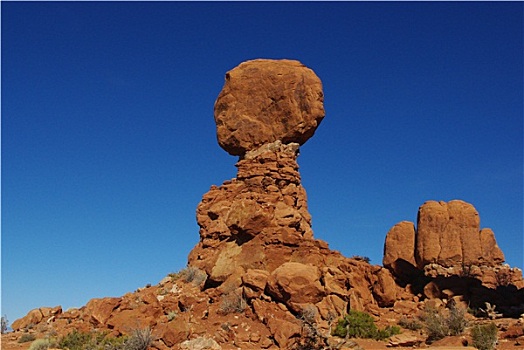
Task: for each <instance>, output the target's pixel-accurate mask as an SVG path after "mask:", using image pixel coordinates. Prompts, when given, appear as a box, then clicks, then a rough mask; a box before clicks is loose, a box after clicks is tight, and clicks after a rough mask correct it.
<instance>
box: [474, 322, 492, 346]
mask: <svg viewBox="0 0 524 350" xmlns="http://www.w3.org/2000/svg"><path fill="white" fill-rule="evenodd" d="M471 338H472V340H473V344H472V345H473V346H474V347H475V348H477V349H479V350H493V349H495V346H496V344H497V325H495V323H493V322H491V323H488V324H483V325H477V326H474V327H473V328H472V329H471Z"/></svg>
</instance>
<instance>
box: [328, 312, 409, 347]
mask: <svg viewBox="0 0 524 350" xmlns="http://www.w3.org/2000/svg"><path fill="white" fill-rule="evenodd" d="M399 333H400V328H399V327H397V326H394V327H386V328H384V329H378V328H377V326H376V325H375V320H374V319H373V317H371V316H370V315H369V314H367V313H365V312H360V311H354V310H351V311H350V312H349V313H348V314H347V315H346V316H344V318H342V319H340V320H339V321H338V323H337V325H336V327H335V329H334V330H333V331H332V335H335V336H338V337H343V338H345V337H348V338H372V339H376V340H384V339H387V338H389V337H391V336H392V335H395V334H399Z"/></svg>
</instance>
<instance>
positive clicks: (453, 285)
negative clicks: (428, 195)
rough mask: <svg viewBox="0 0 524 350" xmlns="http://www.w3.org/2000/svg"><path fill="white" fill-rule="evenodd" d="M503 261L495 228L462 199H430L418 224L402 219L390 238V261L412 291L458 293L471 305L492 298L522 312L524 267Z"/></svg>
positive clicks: (501, 307)
mask: <svg viewBox="0 0 524 350" xmlns="http://www.w3.org/2000/svg"><path fill="white" fill-rule="evenodd" d="M503 263H504V254H503V253H502V251H501V249H500V248H499V247H498V245H497V242H496V240H495V235H494V233H493V231H492V230H491V229H489V228H484V229H481V228H480V217H479V214H478V212H477V210H476V209H475V208H474V207H473V205H471V204H469V203H466V202H464V201H461V200H453V201H450V202H448V203H446V202H442V201H441V202H436V201H428V202H426V203H424V204H423V205H422V206H421V207H420V208H419V211H418V217H417V226H416V227H415V225H414V224H413V223H412V222H407V221H403V222H400V223H398V224H397V225H395V226H394V227H393V228H391V230H390V231H389V232H388V234H387V236H386V241H385V244H384V259H383V264H384V267H386V268H387V269H389V270H390V271H391V272H392V273H393V275H394V276H395V278H396V279H397V282H399V283H400V284H401V285H407V286H408V288H410V289H411V292H412V293H414V294H418V293H420V294H421V295H422V296H423V297H425V298H429V299H435V298H439V299H450V298H454V300H456V301H457V300H458V301H461V302H462V303H464V304H467V305H468V306H471V307H483V306H484V303H486V302H489V303H491V304H496V305H498V306H499V310H501V311H505V312H506V314H508V315H514V314H518V312H520V310H522V305H521V304H522V299H520V298H522V295H523V294H524V293H522V292H524V289H523V288H524V281H523V279H522V271H521V270H520V269H518V268H511V267H509V266H508V265H506V264H503ZM517 290H521V291H520V292H519V293H520V294H519V293H516V291H517ZM518 295H520V297H519V296H518ZM509 296H511V297H509ZM522 311H524V310H522Z"/></svg>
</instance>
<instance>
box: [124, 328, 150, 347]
mask: <svg viewBox="0 0 524 350" xmlns="http://www.w3.org/2000/svg"><path fill="white" fill-rule="evenodd" d="M152 342H153V336H152V334H151V329H150V328H144V329H135V330H134V331H133V333H132V334H131V336H130V337H129V339H127V341H126V342H125V343H124V350H146V349H147V348H148V347H149V345H151V343H152Z"/></svg>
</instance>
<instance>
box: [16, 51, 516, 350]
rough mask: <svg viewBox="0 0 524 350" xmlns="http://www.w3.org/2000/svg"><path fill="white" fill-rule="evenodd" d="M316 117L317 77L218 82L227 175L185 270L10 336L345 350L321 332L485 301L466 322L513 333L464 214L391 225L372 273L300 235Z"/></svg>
mask: <svg viewBox="0 0 524 350" xmlns="http://www.w3.org/2000/svg"><path fill="white" fill-rule="evenodd" d="M323 118H324V108H323V91H322V84H321V81H320V79H319V78H318V77H317V76H316V75H315V73H314V72H313V71H312V70H311V69H309V68H307V67H305V66H304V65H302V64H301V63H300V62H297V61H291V60H279V61H274V60H254V61H248V62H244V63H242V64H241V65H239V66H238V67H236V68H234V69H233V70H231V71H230V72H228V73H227V74H226V81H225V85H224V88H223V90H222V92H221V93H220V95H219V96H218V99H217V101H216V103H215V122H216V125H217V138H218V143H219V144H220V146H221V147H222V148H224V150H226V151H227V152H228V153H230V154H231V155H234V156H238V157H239V160H238V163H237V164H236V167H237V169H238V172H237V176H236V177H235V178H234V179H232V180H228V181H225V182H224V183H223V184H222V185H221V186H212V187H211V189H210V191H209V192H208V193H206V194H205V195H204V196H203V199H202V201H201V202H200V204H199V205H198V208H197V222H198V225H199V227H200V232H199V234H200V241H199V243H198V244H197V245H196V246H195V247H194V249H193V250H192V251H191V252H190V253H189V257H188V267H187V268H186V269H184V270H183V271H181V272H180V273H177V274H171V275H169V276H167V277H166V278H164V279H163V280H162V281H161V282H160V283H159V284H157V285H155V286H147V287H144V288H140V289H138V290H137V291H135V292H133V293H128V294H126V295H124V296H122V297H118V298H102V299H93V300H91V301H89V302H88V304H87V305H86V306H84V307H82V308H80V309H72V310H67V311H64V310H62V309H61V307H54V308H40V309H36V310H32V311H30V312H29V313H28V315H27V316H25V317H24V318H22V319H19V320H17V321H15V322H14V323H13V324H12V328H13V329H14V330H15V336H16V334H18V335H19V336H20V335H21V334H23V333H24V332H26V333H27V332H36V333H37V334H39V335H43V334H50V333H53V334H55V335H58V336H59V335H65V334H68V333H69V332H71V331H73V330H75V329H76V330H80V331H84V332H89V331H92V330H95V329H96V330H107V331H108V332H110V334H111V335H113V336H120V335H123V334H129V333H130V332H132V330H134V329H144V328H149V329H151V331H152V334H153V338H154V342H153V343H152V345H151V346H152V347H153V348H156V349H168V348H171V349H197V348H206V347H202V346H201V347H199V346H200V345H196V344H197V342H207V343H206V344H207V345H206V346H207V348H209V349H221V348H222V349H232V348H235V349H236V348H240V349H278V348H280V349H292V348H303V349H305V348H319V349H320V348H328V347H331V348H335V347H339V348H341V347H343V346H346V348H348V347H350V345H351V344H353V343H351V342H350V341H348V340H344V339H342V338H336V337H332V336H331V332H332V330H333V328H334V327H335V325H336V323H337V321H338V320H339V319H340V318H342V317H343V316H344V315H346V314H347V313H348V312H349V311H350V310H357V311H365V312H366V313H368V314H370V315H373V317H374V318H375V319H376V320H377V321H378V324H379V325H380V326H382V327H385V326H387V325H396V324H399V323H401V322H400V321H401V320H404V321H405V320H407V319H410V320H413V319H414V317H415V316H416V315H417V314H419V313H421V312H422V310H424V309H425V308H427V307H428V305H429V306H431V307H434V308H442V309H446V307H448V308H449V307H450V305H453V308H454V307H456V306H457V305H458V306H460V307H462V308H467V307H470V308H475V310H480V308H482V307H484V308H485V307H486V304H485V303H486V302H488V303H491V305H496V312H495V311H493V310H491V311H493V312H495V313H500V315H498V314H497V315H496V316H494V315H487V314H486V315H480V314H478V315H477V316H479V317H487V316H490V317H491V316H493V317H498V316H509V317H515V320H514V321H512V322H510V323H511V325H514V324H518V322H519V321H517V319H518V317H520V315H521V314H522V313H523V312H524V307H523V304H524V302H523V301H524V299H523V296H524V289H523V287H524V281H523V280H522V274H521V272H520V270H518V269H511V268H509V267H508V266H505V265H502V264H503V262H504V255H503V253H502V252H501V251H500V249H499V248H498V246H497V244H496V241H495V236H494V234H493V232H492V231H491V230H489V229H482V230H481V229H480V228H479V216H478V213H477V212H476V210H475V208H474V207H473V206H472V205H470V204H467V203H465V202H462V201H451V202H449V203H444V202H427V203H425V204H423V205H422V206H421V208H420V209H419V216H418V222H417V226H416V227H415V225H414V224H413V223H410V222H401V223H399V224H397V225H395V226H394V227H393V228H392V229H391V230H390V232H389V233H387V236H386V241H385V248H384V262H383V265H384V267H381V266H374V265H370V264H369V263H368V262H367V261H365V259H352V258H347V257H344V256H342V255H341V254H340V253H339V252H337V251H333V250H330V249H329V247H328V244H327V243H326V242H323V241H321V240H317V239H315V238H314V237H313V231H312V229H311V216H310V214H309V212H308V208H307V196H306V191H305V189H304V187H302V185H301V179H300V173H299V171H298V164H297V157H298V154H299V149H300V145H302V144H304V143H305V142H306V141H307V140H308V139H309V138H310V137H312V136H313V134H314V133H315V130H316V128H317V127H318V126H319V124H320V123H321V121H322V119H323ZM479 312H480V311H479ZM467 317H469V318H471V320H472V322H474V321H475V320H476V318H475V317H474V316H471V315H468V316H467ZM517 328H518V326H517ZM520 330H521V331H522V325H521V326H520ZM521 333H522V332H521ZM395 337H396V338H395ZM395 337H393V338H392V339H391V340H389V342H390V343H391V345H405V346H414V345H416V344H421V343H423V342H424V341H425V339H426V335H425V333H424V331H420V330H409V329H406V330H404V331H403V334H401V335H399V336H395ZM516 337H517V338H518V337H521V338H522V334H517V335H516ZM456 341H457V342H462V341H463V339H462V340H461V339H457V340H456ZM199 344H200V343H199ZM344 344H345V345H344ZM355 344H357V343H354V344H353V345H352V346H353V347H356V346H357V345H355ZM380 344H381V345H380ZM380 344H379V345H377V346H379V347H378V348H380V346H385V344H386V342H382V343H380ZM307 346H309V347H307ZM313 346H315V347H313ZM373 346H374V345H373Z"/></svg>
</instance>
